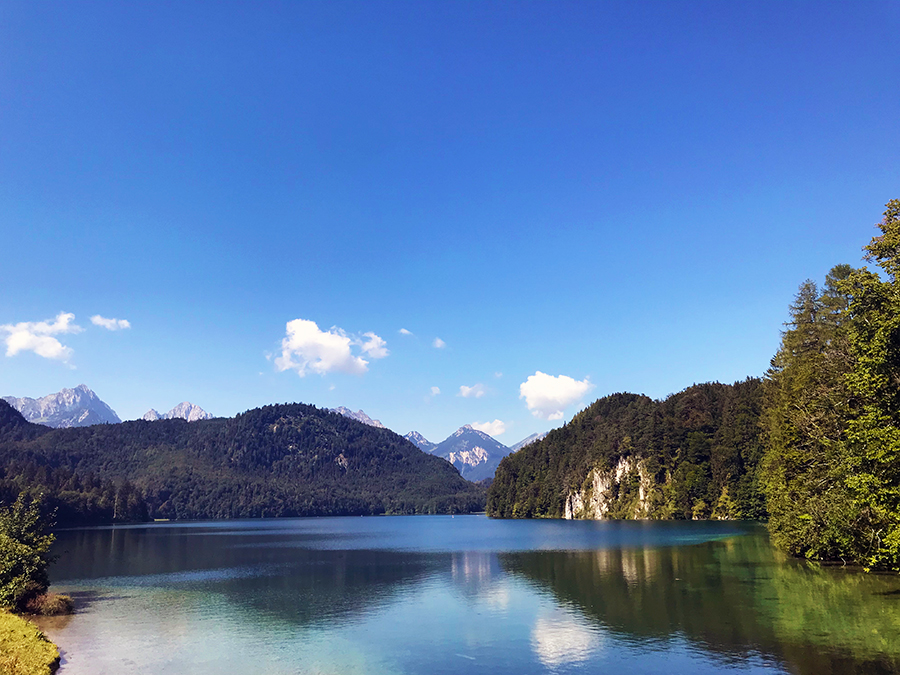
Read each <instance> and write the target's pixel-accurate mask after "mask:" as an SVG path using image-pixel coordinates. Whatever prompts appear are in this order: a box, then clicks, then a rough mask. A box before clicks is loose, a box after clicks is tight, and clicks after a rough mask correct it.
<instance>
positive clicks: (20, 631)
mask: <svg viewBox="0 0 900 675" xmlns="http://www.w3.org/2000/svg"><path fill="white" fill-rule="evenodd" d="M58 664H59V650H58V649H57V648H56V645H54V644H53V643H52V642H50V641H49V640H48V639H47V638H46V637H44V634H43V633H42V632H41V631H39V630H38V629H37V626H35V625H34V624H33V623H31V622H29V621H26V620H25V619H23V618H21V617H19V616H16V615H15V614H10V613H9V612H6V611H3V610H0V675H49V673H52V672H53V671H55V670H56V668H57V666H58Z"/></svg>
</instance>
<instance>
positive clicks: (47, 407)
mask: <svg viewBox="0 0 900 675" xmlns="http://www.w3.org/2000/svg"><path fill="white" fill-rule="evenodd" d="M3 400H4V401H6V402H7V403H9V404H10V405H11V406H12V407H13V408H15V409H16V410H18V411H19V412H20V413H22V416H23V417H24V418H25V419H26V420H28V421H29V422H34V423H35V424H43V425H44V426H48V427H54V428H57V429H65V428H69V427H88V426H91V425H92V424H118V423H119V422H121V421H122V420H120V419H119V416H118V415H116V413H115V411H114V410H113V409H112V408H110V407H109V406H108V405H106V404H105V403H104V402H103V401H101V400H100V398H99V397H98V396H97V394H95V393H94V392H93V391H91V390H90V389H89V388H88V387H87V386H86V385H84V384H79V385H78V386H77V387H75V388H74V389H63V390H62V391H60V392H58V393H56V394H48V395H47V396H42V397H41V398H29V397H27V396H23V397H22V398H16V397H15V396H4V397H3Z"/></svg>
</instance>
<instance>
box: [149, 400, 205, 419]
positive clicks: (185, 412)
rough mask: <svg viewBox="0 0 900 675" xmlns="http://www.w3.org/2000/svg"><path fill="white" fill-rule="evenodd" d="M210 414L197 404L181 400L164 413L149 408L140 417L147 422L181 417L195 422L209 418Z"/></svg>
mask: <svg viewBox="0 0 900 675" xmlns="http://www.w3.org/2000/svg"><path fill="white" fill-rule="evenodd" d="M212 417H213V416H212V415H211V414H210V413H208V412H206V411H205V410H204V409H203V408H201V407H200V406H199V405H194V404H193V403H191V402H189V401H182V402H181V403H179V404H178V405H176V406H175V407H174V408H172V409H171V410H170V411H169V412H167V413H166V414H165V415H160V414H159V413H158V412H156V410H154V409H153V408H150V410H148V411H147V412H145V413H144V416H143V417H141V419H142V420H145V421H147V422H155V421H156V420H174V419H182V420H187V421H188V422H196V421H197V420H211V419H212Z"/></svg>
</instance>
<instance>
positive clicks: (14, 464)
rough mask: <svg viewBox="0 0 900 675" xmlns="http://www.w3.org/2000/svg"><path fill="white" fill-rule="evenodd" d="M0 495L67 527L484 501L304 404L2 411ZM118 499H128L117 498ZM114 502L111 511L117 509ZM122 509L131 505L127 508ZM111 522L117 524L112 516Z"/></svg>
mask: <svg viewBox="0 0 900 675" xmlns="http://www.w3.org/2000/svg"><path fill="white" fill-rule="evenodd" d="M0 471H2V475H0V479H2V480H0V488H2V494H0V497H3V496H4V495H5V494H7V493H11V492H12V491H13V488H15V487H18V488H20V489H22V488H30V489H34V490H38V489H41V490H44V491H45V492H48V493H49V495H50V497H51V498H52V499H54V500H56V501H58V502H59V503H60V504H62V505H63V506H65V509H66V513H67V514H68V515H69V516H70V519H73V520H77V519H78V518H79V508H81V510H82V511H83V512H84V513H82V514H81V515H82V516H84V517H83V518H82V520H88V521H96V520H97V519H98V518H99V519H102V517H101V516H102V514H100V513H99V512H100V511H103V512H104V513H105V514H106V515H108V516H110V517H111V516H113V515H114V514H113V512H114V511H115V510H116V509H117V508H120V509H121V508H126V507H127V508H130V509H132V510H133V513H132V514H131V517H139V516H140V515H141V509H142V508H143V509H146V514H147V515H149V517H152V518H173V519H176V518H177V519H192V518H193V519H197V518H240V517H259V516H302V515H362V514H379V513H458V512H468V511H474V510H480V509H482V508H483V507H484V491H483V490H482V489H481V488H478V487H476V486H475V485H473V484H471V483H469V482H468V481H466V480H464V479H463V478H461V477H460V475H459V473H458V472H457V471H456V469H454V468H453V467H452V466H451V465H450V464H449V463H447V462H446V461H444V460H443V459H440V458H438V457H432V456H430V455H426V454H425V453H423V452H421V451H420V450H419V449H418V448H416V447H415V446H414V445H412V444H411V443H409V442H408V441H406V440H405V439H403V438H402V437H400V436H398V435H397V434H395V433H393V432H392V431H389V430H387V429H376V428H374V427H370V426H367V425H365V424H362V423H360V422H357V421H355V420H351V419H348V418H346V417H343V416H342V415H339V414H337V413H332V412H329V411H327V410H319V409H318V408H316V407H315V406H311V405H303V404H286V405H271V406H266V407H263V408H258V409H255V410H250V411H248V412H245V413H243V414H240V415H237V416H236V417H233V418H227V419H225V418H219V419H212V420H201V421H197V422H192V423H190V424H188V423H187V422H185V421H184V420H180V419H173V420H159V421H154V422H146V421H142V420H138V421H134V422H123V423H121V424H115V425H112V424H110V425H95V426H91V427H84V428H71V429H49V428H44V427H40V426H38V425H33V424H29V423H28V422H26V421H25V420H24V419H22V418H21V415H19V413H18V412H16V411H15V410H13V409H12V408H11V407H10V406H8V405H7V404H6V403H5V402H3V401H0ZM123 489H124V493H125V494H121V493H122V491H123ZM117 498H118V501H119V503H117ZM129 504H130V506H128V505H129ZM115 517H116V518H117V519H123V518H122V515H121V514H120V513H115Z"/></svg>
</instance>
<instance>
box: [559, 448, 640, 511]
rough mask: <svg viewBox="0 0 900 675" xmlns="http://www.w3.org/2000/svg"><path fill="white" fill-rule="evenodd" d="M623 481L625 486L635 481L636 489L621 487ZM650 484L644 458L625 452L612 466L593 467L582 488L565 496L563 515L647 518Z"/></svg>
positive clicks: (631, 484) (630, 485)
mask: <svg viewBox="0 0 900 675" xmlns="http://www.w3.org/2000/svg"><path fill="white" fill-rule="evenodd" d="M623 483H627V484H628V488H631V487H632V486H633V485H634V484H635V483H636V490H633V489H624V490H623V489H622V486H623ZM653 487H654V483H653V479H652V477H651V476H650V473H649V472H648V471H647V467H646V460H643V459H640V458H638V457H635V456H632V455H625V456H623V457H620V458H619V461H618V462H617V463H616V465H615V466H614V467H613V468H612V469H609V470H606V471H602V470H600V469H596V468H595V469H592V470H591V471H590V473H589V474H588V475H587V477H586V478H585V480H584V483H582V486H581V489H579V490H575V491H572V492H570V493H569V494H568V495H566V502H565V517H566V519H567V520H573V519H578V518H583V519H587V520H603V519H604V518H613V517H615V518H635V519H637V518H646V517H648V516H649V515H650V496H651V493H652V491H653ZM613 488H616V489H613Z"/></svg>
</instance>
